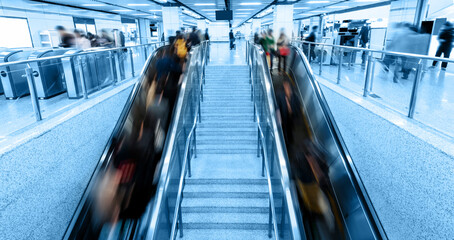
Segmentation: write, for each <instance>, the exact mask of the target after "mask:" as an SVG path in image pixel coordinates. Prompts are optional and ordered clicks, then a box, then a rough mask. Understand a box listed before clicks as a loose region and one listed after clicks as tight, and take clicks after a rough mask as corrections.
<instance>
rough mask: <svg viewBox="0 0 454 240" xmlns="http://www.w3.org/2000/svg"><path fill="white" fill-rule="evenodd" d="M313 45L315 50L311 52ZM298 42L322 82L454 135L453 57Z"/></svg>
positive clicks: (451, 135)
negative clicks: (310, 48)
mask: <svg viewBox="0 0 454 240" xmlns="http://www.w3.org/2000/svg"><path fill="white" fill-rule="evenodd" d="M423 37H424V36H421V38H423ZM416 40H418V39H416ZM416 40H415V41H416ZM309 44H311V46H313V47H312V48H313V49H314V51H309V48H308V45H309ZM293 45H294V46H297V47H298V48H300V49H301V50H302V51H303V52H304V54H305V56H306V57H307V58H308V60H309V61H310V66H311V69H312V71H313V72H314V73H315V74H316V76H318V78H317V79H318V81H321V82H322V83H323V82H325V83H331V84H336V85H338V86H340V87H342V88H344V89H346V90H348V91H350V92H352V93H355V94H357V95H360V96H363V97H366V98H368V99H369V100H371V101H374V102H376V103H378V104H381V105H383V106H385V107H387V108H389V109H392V110H394V111H397V112H398V113H401V114H404V115H406V116H408V117H410V118H414V119H416V120H418V121H420V122H421V123H423V124H426V125H428V126H430V127H432V128H434V129H436V130H438V131H440V132H441V133H443V134H446V135H449V136H450V137H454V126H453V125H452V124H450V123H451V122H453V121H454V117H453V116H454V114H453V113H454V98H452V94H450V92H452V89H454V77H453V76H454V60H452V59H442V58H435V57H428V56H424V55H416V54H408V53H398V52H387V51H379V50H373V49H367V48H357V47H349V46H339V45H331V44H322V43H309V42H304V41H294V42H293ZM416 45H417V44H415V46H416ZM314 55H315V57H313V56H314ZM443 62H444V63H443ZM445 66H446V67H445Z"/></svg>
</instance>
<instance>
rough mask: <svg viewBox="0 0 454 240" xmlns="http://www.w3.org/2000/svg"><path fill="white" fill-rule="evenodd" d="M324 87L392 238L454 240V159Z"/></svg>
mask: <svg viewBox="0 0 454 240" xmlns="http://www.w3.org/2000/svg"><path fill="white" fill-rule="evenodd" d="M322 90H323V93H324V95H325V98H326V99H327V101H328V104H329V107H330V109H331V111H332V113H333V115H334V118H335V120H336V123H337V125H338V127H339V129H340V131H341V134H342V137H343V139H344V141H345V143H346V144H347V148H348V150H349V152H350V154H351V156H352V159H353V162H354V164H355V165H356V167H357V169H358V171H359V173H360V175H361V178H362V180H363V182H364V184H365V187H366V189H367V191H368V194H369V196H370V198H371V200H372V203H373V205H374V207H375V209H376V211H377V213H378V216H379V218H380V220H381V222H382V224H383V226H384V229H385V231H386V232H387V235H388V237H389V239H453V238H454V228H453V227H452V226H454V197H453V196H454V188H453V187H452V183H453V182H454V174H453V173H454V157H453V156H448V155H447V154H445V153H443V152H441V151H439V150H438V149H436V148H434V147H433V146H431V145H430V144H428V143H426V142H424V141H422V140H420V139H419V138H416V137H414V136H413V135H412V134H410V133H408V132H406V131H405V130H403V129H402V128H400V127H398V126H396V125H394V124H392V123H391V122H389V121H387V120H385V119H383V118H381V117H379V116H377V115H375V114H373V113H371V112H370V111H368V110H366V109H365V108H363V107H361V106H360V105H358V104H356V103H354V102H352V101H350V100H348V99H346V98H345V97H343V96H341V95H339V94H337V93H335V92H334V91H332V90H330V89H329V88H327V87H324V86H323V85H322Z"/></svg>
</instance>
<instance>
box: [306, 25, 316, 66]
mask: <svg viewBox="0 0 454 240" xmlns="http://www.w3.org/2000/svg"><path fill="white" fill-rule="evenodd" d="M317 30H318V26H313V27H312V31H311V32H310V33H309V36H307V37H306V39H304V40H305V41H306V42H313V43H315V42H316V41H317ZM308 46H309V45H308ZM314 50H315V44H311V46H310V49H309V51H310V52H311V59H308V60H309V62H310V61H311V60H315V59H316V58H317V56H315V51H314Z"/></svg>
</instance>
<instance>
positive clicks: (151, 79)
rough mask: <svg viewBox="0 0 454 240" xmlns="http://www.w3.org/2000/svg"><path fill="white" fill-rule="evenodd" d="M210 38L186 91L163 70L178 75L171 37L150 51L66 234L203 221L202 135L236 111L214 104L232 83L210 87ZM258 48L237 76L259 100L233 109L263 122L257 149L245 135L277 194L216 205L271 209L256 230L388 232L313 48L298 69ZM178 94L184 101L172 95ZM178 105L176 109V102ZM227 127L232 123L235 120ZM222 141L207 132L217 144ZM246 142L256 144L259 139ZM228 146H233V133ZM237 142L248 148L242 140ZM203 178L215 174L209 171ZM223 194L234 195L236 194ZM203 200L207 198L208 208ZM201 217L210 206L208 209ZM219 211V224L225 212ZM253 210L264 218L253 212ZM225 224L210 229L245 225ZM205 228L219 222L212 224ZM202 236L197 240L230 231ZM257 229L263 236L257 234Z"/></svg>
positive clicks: (122, 232) (194, 56)
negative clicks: (283, 68) (256, 202)
mask: <svg viewBox="0 0 454 240" xmlns="http://www.w3.org/2000/svg"><path fill="white" fill-rule="evenodd" d="M208 48H209V45H208V44H207V43H206V42H204V43H202V44H201V46H199V47H194V48H193V49H192V50H191V52H190V55H189V58H188V60H187V62H186V67H185V69H186V70H185V72H184V74H183V78H182V81H181V85H180V87H179V93H178V95H177V97H175V95H176V94H175V93H166V92H165V89H166V88H165V87H162V85H161V84H160V83H161V82H162V81H160V80H159V79H163V81H164V82H167V81H168V80H169V79H172V77H162V76H160V74H158V68H157V66H158V65H159V64H158V60H159V59H161V58H162V56H163V55H165V54H166V53H168V50H169V49H168V47H162V48H159V49H157V50H156V51H155V52H154V53H153V54H152V56H151V57H150V58H149V60H148V62H147V65H146V68H145V70H144V72H143V73H142V75H141V76H142V77H141V80H140V83H139V84H138V85H137V86H136V87H135V88H134V90H133V92H132V94H131V97H130V99H129V100H128V104H127V106H126V107H125V109H124V111H123V113H122V114H121V117H120V119H119V121H118V123H117V126H116V127H115V130H114V132H113V134H112V137H111V139H110V141H109V143H108V144H107V146H106V149H105V151H104V153H103V155H102V158H101V161H100V163H99V164H98V166H97V168H96V171H95V172H94V174H93V176H92V179H91V180H90V184H89V186H88V187H87V189H86V191H85V193H84V196H83V198H82V200H81V202H80V204H79V206H78V208H77V210H76V212H75V214H74V217H73V220H72V221H71V223H70V225H69V227H68V229H67V231H66V234H65V237H64V238H65V239H156V240H161V239H176V238H180V239H185V237H187V236H188V231H187V229H188V228H189V229H190V228H191V227H192V228H193V227H194V226H195V224H193V223H192V225H191V224H188V221H189V220H188V218H187V216H188V213H191V211H188V208H186V209H185V206H182V203H184V201H185V200H184V199H187V198H188V197H191V195H190V194H188V191H187V190H188V186H189V188H191V187H192V188H194V182H195V180H200V179H194V175H196V173H197V171H196V170H197V167H200V166H197V165H196V164H195V163H197V162H194V161H195V160H196V159H197V158H198V155H199V161H200V155H201V154H203V152H204V151H205V152H207V151H212V150H213V149H206V148H205V149H203V148H201V146H202V144H203V140H200V139H199V137H200V136H201V135H200V133H201V132H202V133H203V131H205V130H206V129H204V126H207V122H206V120H207V118H208V117H211V118H213V117H214V118H216V119H218V118H225V117H226V116H219V115H217V116H214V115H213V114H211V115H210V112H207V111H208V110H209V111H219V108H220V107H225V106H222V105H224V104H225V101H224V102H221V105H211V106H209V105H207V104H210V99H211V100H212V101H213V100H214V102H216V101H218V98H219V96H216V95H211V96H210V95H209V94H210V92H211V94H213V93H215V94H219V93H220V92H222V89H220V85H211V89H210V85H209V84H205V82H206V74H207V73H206V71H205V65H206V59H207V56H206V54H207V52H208ZM246 56H247V64H248V65H247V69H246V71H247V73H246V77H247V80H244V79H237V85H235V86H234V87H238V86H241V87H244V88H250V90H248V89H241V94H243V95H238V96H240V97H241V98H242V100H241V102H235V103H234V104H240V103H246V102H248V101H250V102H251V106H250V108H249V106H234V107H226V108H225V109H229V111H231V110H232V109H235V111H239V112H238V113H240V114H238V115H236V116H235V118H244V119H246V120H247V121H248V122H247V123H245V124H247V126H248V127H249V128H252V129H255V130H254V131H253V132H252V133H253V135H254V138H255V140H254V141H253V143H254V144H255V145H253V146H254V147H253V148H252V149H250V148H249V147H250V145H246V144H243V146H242V147H244V149H240V150H241V151H243V152H244V151H247V152H249V151H252V155H254V159H253V160H257V161H258V162H259V164H258V166H259V171H258V173H259V175H260V172H261V179H252V180H260V181H259V184H260V188H262V187H264V189H265V192H260V193H256V195H255V197H259V198H262V199H264V200H265V206H264V207H260V208H257V207H255V208H251V209H249V210H248V209H245V207H235V208H227V207H222V209H221V208H220V207H219V206H216V205H215V206H212V207H211V208H210V209H209V211H207V212H212V211H218V210H220V209H221V210H222V211H231V210H232V209H233V210H236V211H238V210H241V211H239V212H236V213H235V214H233V217H234V218H235V217H236V216H235V215H237V216H238V215H241V213H243V211H247V212H248V213H250V212H251V211H253V210H254V211H255V210H257V211H260V215H261V216H263V215H264V216H265V221H264V222H261V223H260V224H255V225H252V224H251V225H245V226H243V228H244V229H243V230H245V231H249V230H254V229H252V228H249V227H248V226H253V227H257V228H260V229H261V230H265V232H267V234H266V235H267V236H266V237H265V238H266V239H268V238H272V239H387V237H386V234H385V233H384V231H383V228H382V227H381V224H380V222H379V219H378V217H377V215H376V213H375V211H374V209H373V206H372V204H371V203H370V200H369V198H368V196H367V192H366V191H365V188H364V186H363V185H362V182H361V179H360V178H359V175H358V173H357V171H356V169H355V167H354V165H353V163H352V161H351V158H350V156H349V154H348V152H347V150H346V147H345V144H344V143H343V140H342V138H341V137H340V134H339V130H338V129H337V127H336V124H335V122H334V119H333V117H332V116H331V113H330V111H329V108H328V105H327V104H326V102H325V100H324V97H323V94H322V92H321V90H320V87H319V86H318V84H317V82H316V81H315V79H314V77H313V74H312V72H311V70H310V68H309V67H308V66H309V64H308V63H307V61H306V59H305V57H304V55H303V54H302V53H301V52H300V50H299V49H297V48H294V47H292V48H291V53H290V56H288V63H289V67H288V69H287V73H286V74H281V75H276V74H275V75H271V74H270V73H269V71H268V67H267V63H266V56H265V54H264V52H263V51H262V50H261V48H260V47H258V46H256V45H253V44H249V43H248V44H247V53H246ZM237 67H238V66H237ZM245 67H246V66H245ZM224 70H225V69H224ZM219 71H220V70H219V68H214V70H213V73H217V74H221V73H220V72H219ZM236 71H237V72H240V71H241V72H242V71H243V69H242V67H238V68H237V70H236ZM231 72H235V71H231ZM225 74H232V73H225ZM158 76H159V77H158ZM241 78H243V76H242V77H241ZM243 80H244V81H243ZM283 82H286V83H283ZM283 86H286V87H283ZM289 87H290V88H289ZM163 89H164V90H163ZM223 90H225V89H223ZM239 91H240V90H239ZM286 91H287V94H289V93H288V92H291V94H290V95H292V94H293V98H292V99H293V100H291V101H289V102H290V103H289V105H290V107H291V109H292V110H291V112H292V113H294V114H292V116H291V117H289V116H285V115H284V114H283V112H286V111H287V112H288V108H287V110H285V106H286V105H287V104H282V103H283V102H284V103H285V102H286V101H285V99H286V97H285V96H286ZM161 93H162V94H161ZM172 96H173V97H174V98H175V99H176V100H172ZM224 98H225V99H230V96H229V94H228V93H226V95H225V96H224ZM283 99H284V101H282V100H283ZM229 101H230V100H229ZM207 102H208V103H207ZM157 103H160V104H157ZM211 103H213V102H211ZM173 105H174V106H175V107H174V110H173V112H172V111H171V110H169V109H172V108H173V107H172V106H173ZM202 106H203V107H202ZM202 108H203V109H204V111H202ZM207 109H208V110H207ZM250 109H252V110H251V112H249V111H250ZM232 111H233V110H232ZM211 113H212V112H211ZM228 113H231V112H228ZM297 113H299V114H297ZM250 114H251V115H250ZM250 116H253V119H252V118H251V117H250ZM283 116H284V117H283ZM228 119H230V118H228ZM289 119H290V120H289ZM233 123H234V124H236V122H233ZM280 123H284V124H282V125H281V124H280ZM223 127H224V128H226V129H230V128H231V127H229V126H228V125H226V126H223ZM247 131H250V129H248V130H247ZM146 133H148V134H146ZM215 134H216V132H215ZM220 135H221V134H219V136H220ZM242 135H245V133H244V134H242ZM214 137H216V136H214ZM215 140H216V138H212V139H210V140H208V141H207V140H204V141H205V143H206V142H208V143H209V144H212V143H211V142H214V141H215ZM241 141H245V142H247V143H250V142H251V140H250V139H249V138H247V139H244V138H242V139H241ZM224 144H225V145H226V146H227V145H229V143H227V142H226V143H224ZM145 146H146V147H145ZM231 146H235V148H237V147H236V146H237V145H235V144H233V145H231ZM124 149H126V150H124ZM143 149H146V151H143ZM222 150H223V151H225V150H228V151H232V150H238V149H227V148H223V149H222ZM249 154H251V153H249ZM255 156H256V158H255ZM134 159H142V160H143V159H146V160H147V161H145V162H141V161H134ZM260 168H261V170H260ZM238 172H241V169H238ZM205 180H207V179H205ZM210 180H213V179H210ZM218 180H219V179H218ZM243 180H244V179H243ZM249 180H251V179H249ZM262 180H263V181H262ZM223 181H225V179H223ZM198 183H202V184H204V183H203V181H198ZM206 183H207V181H205V184H206ZM208 183H210V184H212V183H213V182H212V181H211V182H208ZM217 183H218V184H219V183H220V181H218V182H217ZM226 183H227V184H225V185H221V186H222V188H227V189H230V187H231V186H228V184H232V181H228V182H226ZM236 184H238V182H236ZM254 184H255V183H254ZM254 184H253V183H252V182H251V181H249V185H243V187H242V188H241V189H244V188H245V189H246V190H245V191H247V190H248V189H247V188H252V187H250V186H252V185H254ZM255 185H257V184H255ZM221 191H222V189H221ZM191 194H192V195H194V192H192V193H191ZM208 194H212V193H208ZM217 194H219V193H217ZM223 194H224V195H223V196H224V197H226V193H225V192H224V193H223ZM229 194H232V193H229ZM235 194H236V195H237V198H242V197H244V196H245V195H244V194H243V193H242V192H235ZM205 195H207V193H205ZM219 196H220V195H219ZM192 197H194V196H192ZM207 197H209V196H207ZM195 201H199V199H196V200H195ZM200 202H202V201H200ZM239 202H245V201H239ZM192 210H194V209H192ZM202 210H203V209H201V207H198V208H197V211H202ZM192 213H194V212H192ZM205 213H206V212H205ZM195 215H196V216H200V214H199V212H197V213H196V214H195ZM205 215H206V214H205ZM218 216H221V217H222V216H223V215H218ZM250 216H255V215H253V214H250ZM210 220H212V219H210ZM214 220H215V221H217V223H219V222H220V221H221V220H222V219H214ZM249 220H251V221H252V222H253V219H249ZM222 224H223V225H222ZM222 224H216V223H211V224H210V225H209V226H208V227H212V228H216V229H217V228H226V229H228V228H229V227H235V228H237V227H241V224H238V223H237V224H236V225H233V224H231V223H229V222H227V223H226V222H223V223H222ZM197 226H198V227H204V228H207V225H205V224H198V225H197ZM196 230H199V229H196ZM255 230H256V229H255ZM229 231H230V230H229ZM232 231H233V230H232ZM196 232H197V231H196ZM243 232H244V231H243ZM198 233H200V231H199V232H198ZM202 233H203V232H202ZM196 236H198V237H197V238H196V239H219V238H220V236H217V237H216V236H214V238H213V236H211V238H208V236H205V235H196ZM245 236H246V235H245ZM222 237H223V238H228V237H229V236H222ZM188 239H191V238H190V237H188ZM239 239H250V238H249V237H243V238H239ZM254 239H258V238H257V236H255V238H254Z"/></svg>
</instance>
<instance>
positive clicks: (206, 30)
mask: <svg viewBox="0 0 454 240" xmlns="http://www.w3.org/2000/svg"><path fill="white" fill-rule="evenodd" d="M204 38H205V41H210V35H209V34H208V28H207V29H205V36H204Z"/></svg>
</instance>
